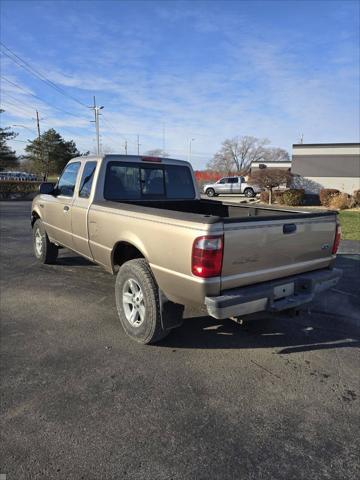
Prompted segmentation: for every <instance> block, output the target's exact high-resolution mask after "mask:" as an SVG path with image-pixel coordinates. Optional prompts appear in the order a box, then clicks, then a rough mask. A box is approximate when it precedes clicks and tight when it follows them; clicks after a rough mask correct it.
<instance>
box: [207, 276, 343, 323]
mask: <svg viewBox="0 0 360 480" xmlns="http://www.w3.org/2000/svg"><path fill="white" fill-rule="evenodd" d="M341 275H342V270H340V269H338V268H333V269H329V268H326V269H323V270H315V271H313V272H307V273H302V274H299V275H293V276H291V277H285V278H281V279H278V280H274V281H270V282H264V283H259V284H256V285H250V286H248V287H241V288H233V289H231V290H225V291H224V292H223V293H222V294H221V295H219V296H217V297H205V305H206V307H207V311H208V313H209V315H211V316H212V317H214V318H217V319H223V318H229V317H238V316H241V315H248V314H250V313H256V312H261V311H268V312H277V311H281V310H286V309H289V308H293V307H298V306H300V305H303V304H305V303H309V302H311V301H312V300H313V299H314V297H315V295H316V294H317V293H320V292H323V291H324V290H327V289H329V288H332V287H334V286H335V285H336V284H337V282H338V281H339V279H340V277H341Z"/></svg>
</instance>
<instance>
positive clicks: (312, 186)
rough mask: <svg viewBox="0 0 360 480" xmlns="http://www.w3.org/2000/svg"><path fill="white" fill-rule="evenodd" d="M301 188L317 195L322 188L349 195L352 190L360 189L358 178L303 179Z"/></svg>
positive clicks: (359, 179)
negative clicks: (334, 189) (333, 189)
mask: <svg viewBox="0 0 360 480" xmlns="http://www.w3.org/2000/svg"><path fill="white" fill-rule="evenodd" d="M299 186H300V182H299ZM302 186H303V187H304V188H305V190H306V191H307V192H308V193H319V190H320V189H322V188H336V189H337V190H339V191H340V192H345V193H349V194H351V193H353V191H354V190H359V189H360V178H353V177H305V178H304V181H303V182H302Z"/></svg>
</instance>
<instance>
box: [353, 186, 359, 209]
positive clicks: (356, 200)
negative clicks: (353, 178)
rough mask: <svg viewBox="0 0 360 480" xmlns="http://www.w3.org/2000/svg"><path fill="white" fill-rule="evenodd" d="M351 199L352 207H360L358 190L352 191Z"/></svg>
mask: <svg viewBox="0 0 360 480" xmlns="http://www.w3.org/2000/svg"><path fill="white" fill-rule="evenodd" d="M351 200H352V205H353V206H354V207H360V190H354V191H353V194H352V198H351Z"/></svg>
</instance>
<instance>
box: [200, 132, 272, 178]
mask: <svg viewBox="0 0 360 480" xmlns="http://www.w3.org/2000/svg"><path fill="white" fill-rule="evenodd" d="M268 143H270V142H269V140H267V139H266V138H262V139H259V138H256V137H250V136H243V137H234V138H231V139H226V140H224V141H223V143H222V146H221V149H220V150H219V151H218V152H217V153H216V154H215V155H214V158H213V159H212V160H210V162H209V163H208V165H207V167H208V168H209V169H211V170H219V171H226V172H227V173H230V172H233V171H236V172H237V173H239V174H244V173H246V172H247V171H248V170H249V168H250V165H251V163H252V162H254V161H259V160H262V159H263V158H264V155H265V152H266V147H265V145H267V144H268Z"/></svg>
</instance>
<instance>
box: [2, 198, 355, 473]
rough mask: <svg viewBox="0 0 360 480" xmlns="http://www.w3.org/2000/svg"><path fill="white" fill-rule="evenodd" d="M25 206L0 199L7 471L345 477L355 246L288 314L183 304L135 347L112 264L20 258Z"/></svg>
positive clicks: (350, 451) (26, 250) (349, 462)
mask: <svg viewBox="0 0 360 480" xmlns="http://www.w3.org/2000/svg"><path fill="white" fill-rule="evenodd" d="M30 205H31V204H30V203H29V202H0V212H1V249H0V255H1V304H0V307H1V345H0V351H1V437H2V438H1V446H0V448H1V464H0V465H1V466H0V474H6V475H7V477H6V480H13V479H15V480H20V479H31V480H33V479H47V480H48V479H66V480H70V479H74V480H79V479H86V480H92V479H94V480H95V479H96V480H99V479H101V480H107V479H118V480H123V479H124V480H128V479H129V480H130V479H131V480H140V479H141V480H142V479H147V480H148V479H150V480H165V479H166V480H170V479H173V480H180V479H181V480H195V479H196V480H197V479H204V480H207V479H224V480H227V479H234V480H240V479H241V480H247V479H249V480H250V479H253V480H255V479H256V480H259V479H266V480H269V479H276V480H280V479H284V480H285V479H286V480H292V479H294V480H302V479H304V480H305V479H306V480H309V479H316V480H321V479H336V480H340V479H341V480H345V479H354V480H355V479H358V478H360V466H359V451H360V442H359V426H360V415H359V413H360V407H359V398H360V381H359V378H360V377H359V360H360V355H359V338H360V333H359V330H356V329H355V328H354V327H353V326H351V325H350V324H349V323H348V322H347V316H348V315H350V312H352V313H351V314H356V308H357V305H358V303H357V302H358V299H357V294H358V283H357V281H358V277H357V275H356V272H357V271H358V270H357V269H359V257H358V256H357V255H354V254H352V255H340V256H339V258H338V265H339V266H344V267H345V277H344V279H343V280H342V282H341V283H340V284H339V286H338V287H337V290H338V292H330V293H327V294H326V295H327V297H323V298H322V300H321V302H319V303H317V304H315V305H314V306H312V308H311V310H310V311H306V312H304V313H302V314H301V315H300V316H298V317H287V316H285V315H282V316H278V317H269V316H267V315H264V316H263V317H262V318H260V319H258V320H256V321H254V322H252V323H249V324H248V325H247V326H239V325H237V324H235V323H234V322H232V321H231V320H225V321H218V320H214V319H211V318H209V317H204V316H199V315H198V314H196V313H194V312H190V311H188V312H187V315H186V316H187V318H186V320H185V321H184V325H183V326H182V327H181V328H180V329H177V330H175V331H173V332H172V333H171V334H170V336H169V337H167V338H166V339H165V340H163V341H162V343H161V344H159V345H156V346H142V345H138V344H136V343H134V342H133V341H131V340H130V339H129V338H128V337H126V336H125V334H124V332H123V331H122V329H121V326H120V324H119V321H118V319H117V315H116V309H115V300H114V278H113V277H112V276H111V275H109V274H108V273H106V272H104V271H103V270H102V269H101V268H100V267H98V266H95V265H93V264H91V263H90V262H88V261H86V260H83V259H81V258H79V257H77V256H75V255H73V254H71V253H69V252H67V251H65V250H63V251H62V253H61V255H60V257H59V261H58V263H57V264H56V265H51V266H48V265H39V264H38V263H37V262H36V261H35V258H34V256H33V254H32V244H31V229H30V219H29V215H30ZM339 292H340V293H339ZM341 292H342V293H341ZM335 295H338V297H335ZM330 298H340V299H342V300H341V302H343V304H342V307H343V308H342V312H341V315H339V314H337V313H336V309H334V307H333V306H331V305H330V303H329V299H330ZM339 301H340V300H339ZM337 303H339V302H337ZM329 305H330V308H328V307H329ZM0 478H1V477H0Z"/></svg>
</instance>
